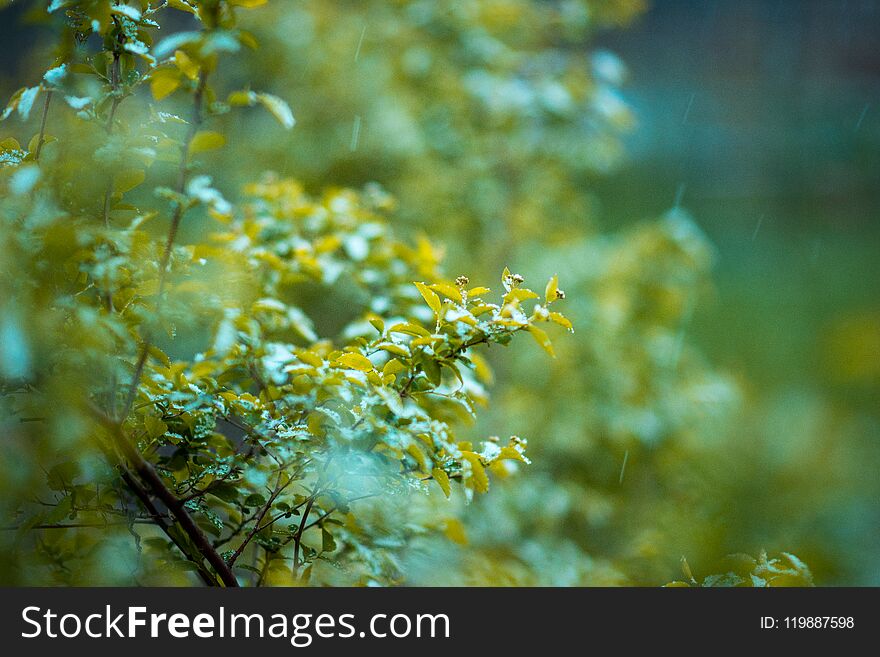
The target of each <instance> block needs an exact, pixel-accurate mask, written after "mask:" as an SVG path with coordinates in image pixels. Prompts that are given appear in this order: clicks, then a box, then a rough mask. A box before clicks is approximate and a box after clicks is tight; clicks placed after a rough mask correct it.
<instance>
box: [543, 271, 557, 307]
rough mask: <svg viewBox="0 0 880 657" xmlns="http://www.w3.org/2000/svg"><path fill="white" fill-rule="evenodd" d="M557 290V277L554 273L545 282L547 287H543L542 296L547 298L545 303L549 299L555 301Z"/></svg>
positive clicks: (548, 301)
mask: <svg viewBox="0 0 880 657" xmlns="http://www.w3.org/2000/svg"><path fill="white" fill-rule="evenodd" d="M558 291H559V277H558V276H556V274H554V275H553V277H552V278H551V279H550V280H549V281H548V282H547V287H546V288H545V289H544V298H545V299H547V303H550V302H551V301H556V299H557V295H556V293H557V292H558Z"/></svg>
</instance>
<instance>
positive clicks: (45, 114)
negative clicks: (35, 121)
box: [34, 89, 52, 162]
mask: <svg viewBox="0 0 880 657" xmlns="http://www.w3.org/2000/svg"><path fill="white" fill-rule="evenodd" d="M51 100H52V90H51V89H49V90H48V91H46V99H45V100H44V101H43V116H42V117H41V118H40V136H39V137H37V148H36V150H35V151H34V162H37V161H39V159H40V151H42V150H43V138H44V137H45V135H46V117H48V116H49V102H50V101H51Z"/></svg>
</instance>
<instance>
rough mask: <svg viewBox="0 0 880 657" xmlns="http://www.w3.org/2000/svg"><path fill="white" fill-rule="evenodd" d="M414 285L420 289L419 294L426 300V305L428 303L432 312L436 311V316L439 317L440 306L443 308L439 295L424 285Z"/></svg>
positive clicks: (415, 283)
mask: <svg viewBox="0 0 880 657" xmlns="http://www.w3.org/2000/svg"><path fill="white" fill-rule="evenodd" d="M413 285H415V286H416V287H417V288H418V290H419V293H420V294H421V295H422V298H423V299H424V300H425V303H427V304H428V305H429V306H430V307H431V310H433V311H434V314H435V315H439V314H440V306H441V304H440V297H438V296H437V294H436V293H435V292H434V290H432V289H431V288H429V287H428V286H427V285H425V284H424V283H418V282H413Z"/></svg>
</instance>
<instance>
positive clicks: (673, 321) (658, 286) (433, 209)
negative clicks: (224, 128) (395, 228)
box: [225, 0, 785, 585]
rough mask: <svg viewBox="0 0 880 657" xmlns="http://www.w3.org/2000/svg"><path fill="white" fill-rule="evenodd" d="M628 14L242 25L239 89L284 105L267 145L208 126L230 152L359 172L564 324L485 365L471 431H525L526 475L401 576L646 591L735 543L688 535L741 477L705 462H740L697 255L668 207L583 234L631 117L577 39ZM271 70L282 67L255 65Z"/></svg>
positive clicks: (320, 169) (476, 9)
mask: <svg viewBox="0 0 880 657" xmlns="http://www.w3.org/2000/svg"><path fill="white" fill-rule="evenodd" d="M643 8H644V3H642V2H639V1H638V0H570V1H565V2H543V1H539V0H492V1H491V2H480V3H462V2H455V1H454V0H450V1H448V2H447V1H434V0H402V1H400V2H384V1H382V0H375V1H373V0H368V1H365V2H359V3H356V4H352V3H332V2H331V3H328V2H302V3H297V4H296V5H295V6H281V5H278V4H275V5H270V6H269V7H267V11H266V12H252V13H251V14H249V15H248V16H247V17H246V18H245V20H246V25H247V27H248V29H250V30H252V31H253V32H254V33H255V34H258V35H259V36H260V40H261V43H262V44H263V52H265V53H267V55H268V56H267V57H264V58H250V59H248V60H247V62H246V65H247V69H246V70H247V73H248V75H249V76H251V77H253V78H268V77H271V78H272V79H273V80H274V83H275V85H277V86H276V87H275V88H276V89H285V90H286V91H288V90H289V91H290V92H291V93H293V94H294V95H295V97H296V98H297V118H298V120H299V124H298V131H297V133H296V142H295V144H289V143H286V142H283V141H282V142H279V141H278V140H275V139H273V138H272V137H271V136H270V135H268V134H267V133H266V132H265V131H263V130H260V128H261V127H262V122H263V121H264V120H265V119H264V118H263V117H261V116H260V115H252V116H250V117H248V119H247V120H246V121H245V122H244V123H243V124H241V125H240V126H232V125H230V126H229V130H230V131H231V132H232V133H235V134H238V135H239V137H237V138H238V139H247V140H248V143H249V144H251V145H252V147H253V148H254V150H255V152H257V153H259V154H260V155H261V156H264V157H266V158H267V159H271V160H273V161H278V162H283V163H286V164H289V166H291V167H292V168H294V169H295V170H296V171H297V172H299V173H301V175H302V176H304V177H305V179H306V180H314V181H319V180H324V179H326V178H327V177H328V176H333V177H334V179H336V180H342V181H344V182H346V183H348V184H360V183H361V182H363V181H366V180H370V179H373V177H376V176H378V177H379V179H381V180H382V182H383V184H384V185H385V186H386V187H387V188H388V189H389V190H390V191H391V192H392V193H393V194H394V195H395V197H397V198H398V199H399V201H400V205H401V213H400V216H401V217H402V219H403V220H405V221H408V222H410V223H411V224H412V225H414V226H416V227H418V228H421V229H423V230H430V231H431V234H432V236H436V237H437V238H441V239H443V240H444V242H445V243H446V245H447V246H448V249H447V250H448V253H449V258H450V259H451V260H452V262H453V263H454V265H453V266H454V267H455V268H461V269H464V268H465V267H467V270H468V271H470V272H474V274H475V277H476V275H480V276H481V277H484V278H485V277H489V276H494V272H495V271H497V269H499V268H501V267H502V266H504V265H505V264H508V263H511V262H513V263H516V267H517V269H518V270H520V271H522V272H523V273H524V274H526V275H527V276H528V277H529V278H530V279H531V278H533V277H536V276H538V275H540V273H541V272H543V271H547V270H548V269H549V270H551V271H552V270H556V269H564V271H565V278H566V288H567V289H568V290H569V292H570V293H571V294H570V297H571V302H570V303H569V304H567V307H566V314H567V315H568V316H569V317H570V318H571V319H572V320H573V321H574V323H575V324H576V325H577V326H579V327H584V330H582V331H580V332H579V334H578V335H579V337H578V339H577V340H570V341H566V342H565V343H564V344H562V345H560V346H559V354H558V355H559V357H558V358H557V359H555V360H553V361H539V360H537V359H536V358H535V352H534V350H529V349H523V350H518V351H517V352H515V353H513V354H511V357H510V358H506V359H504V361H503V362H493V365H494V366H495V372H496V378H497V382H498V393H497V394H496V395H494V397H493V404H492V405H491V406H490V407H489V408H488V409H487V410H486V412H485V413H484V414H481V419H479V420H478V423H477V426H476V429H475V430H474V433H475V434H476V435H479V434H480V432H483V433H485V432H487V431H490V430H496V429H495V428H496V427H498V426H499V425H504V424H508V423H509V424H510V425H511V426H513V427H516V430H517V431H520V430H522V431H523V432H524V433H527V434H528V435H532V436H538V435H540V436H542V439H541V440H540V441H533V444H532V446H531V453H532V454H533V455H534V456H535V461H536V467H533V468H529V469H528V471H526V472H524V473H523V476H522V477H519V478H517V479H516V480H514V481H512V482H510V485H504V486H499V487H496V489H495V490H494V494H493V495H491V496H488V497H487V498H485V499H483V500H481V501H480V503H479V504H474V505H471V506H470V507H468V508H467V509H465V510H463V516H462V517H463V518H464V527H465V529H466V534H467V537H468V541H469V544H468V546H467V548H463V549H459V550H456V551H455V552H454V553H449V552H448V551H446V549H445V547H444V546H443V545H442V544H432V545H426V546H425V547H424V549H425V550H427V551H430V552H432V553H436V554H438V555H440V556H439V557H438V558H441V559H443V561H444V563H446V564H448V565H449V566H448V567H447V568H444V570H443V573H442V575H438V574H436V573H433V572H431V571H430V569H422V570H418V569H417V568H416V569H415V570H417V571H418V574H416V572H415V571H414V572H413V573H411V577H410V581H414V582H429V583H433V584H446V583H450V582H452V583H463V584H468V583H470V584H493V583H499V582H503V583H510V584H528V585H541V584H594V583H599V584H608V583H615V584H616V583H637V584H656V583H659V582H664V581H666V580H667V579H668V578H669V571H670V568H674V565H673V566H670V563H669V562H668V561H667V557H668V555H675V554H682V553H687V554H690V555H695V556H697V557H698V558H701V560H704V561H706V562H711V561H714V559H715V558H716V557H717V555H718V554H719V553H721V554H723V553H725V552H727V551H729V550H736V549H741V545H742V541H743V538H742V537H741V536H737V535H733V532H734V531H735V530H734V529H733V528H732V527H731V526H729V525H727V524H725V523H711V522H706V518H707V517H711V516H712V515H713V514H723V513H725V511H726V510H727V509H729V508H730V505H731V503H732V502H731V500H732V499H737V500H739V499H741V496H742V494H743V491H742V490H740V488H739V487H738V486H736V485H731V484H730V482H729V481H728V482H727V485H726V487H725V488H724V490H723V491H722V490H721V489H719V487H718V486H716V485H714V484H713V479H712V477H707V476H706V474H707V470H709V469H710V468H711V467H712V466H714V467H717V468H718V469H723V470H724V471H725V472H726V473H727V474H728V477H729V479H731V480H733V481H734V482H737V481H740V480H741V477H740V475H741V473H742V471H743V468H742V467H725V466H721V465H718V464H719V463H721V462H722V461H724V462H725V463H731V465H733V464H735V462H732V459H731V461H727V460H723V459H722V458H721V457H720V455H719V453H720V452H721V451H722V450H725V451H726V450H729V451H730V452H732V453H733V452H736V453H740V454H741V451H740V449H741V448H740V446H741V444H742V443H741V441H742V439H743V436H742V432H741V431H737V430H736V429H739V428H741V426H742V425H741V423H739V422H737V421H734V420H733V418H734V417H736V414H737V413H738V412H739V411H740V403H741V398H742V396H743V394H744V391H743V390H742V389H741V387H740V386H739V384H738V382H735V381H734V380H733V378H732V377H730V376H728V375H726V374H725V373H723V372H719V371H717V370H716V369H714V368H713V367H712V366H711V365H710V364H708V363H707V362H706V360H705V359H704V358H703V356H702V354H701V353H700V351H699V350H698V349H696V348H695V346H694V344H693V341H692V340H691V339H690V335H689V334H690V324H691V318H692V316H693V314H694V309H695V308H696V307H698V303H699V301H700V300H701V299H703V298H705V296H706V293H707V292H708V291H710V290H711V287H710V285H709V275H710V271H711V267H712V263H713V249H712V246H711V244H710V243H709V240H708V239H707V238H706V236H705V235H703V234H702V232H701V231H700V229H699V228H698V226H697V224H696V222H695V221H694V220H693V219H692V218H691V217H689V216H688V215H687V213H685V212H684V211H682V210H681V209H676V210H675V211H672V212H670V213H668V214H667V215H665V216H662V217H659V218H657V219H654V220H651V221H644V222H641V223H638V224H636V225H634V226H631V227H629V228H628V229H626V230H623V231H620V232H619V233H617V234H601V233H599V232H598V230H597V217H598V215H599V213H598V212H597V202H596V199H595V198H594V196H593V187H594V181H595V179H596V176H597V175H601V174H604V173H606V172H608V171H610V170H611V169H612V168H613V167H614V166H615V165H616V164H617V163H618V162H619V161H620V160H621V157H622V155H623V149H622V144H621V139H620V138H621V135H623V134H625V133H626V132H628V131H629V130H630V129H631V128H632V126H633V125H634V116H633V112H632V111H631V110H630V108H629V106H628V104H627V102H626V101H625V100H624V95H623V94H622V93H621V90H620V89H621V86H622V85H623V83H624V81H625V78H626V75H627V72H626V67H625V65H624V63H623V62H621V61H620V60H619V59H618V58H617V57H615V55H614V54H612V53H610V52H608V51H605V50H599V51H595V50H591V43H590V40H591V38H592V37H593V35H595V34H596V33H597V32H599V31H601V30H603V29H607V28H614V27H619V26H622V25H625V24H626V23H628V22H629V21H630V20H632V19H633V18H634V17H635V16H637V15H638V14H639V13H640V12H641V11H642V10H643ZM282 60H283V61H295V62H297V64H298V65H297V66H295V67H289V68H285V69H283V70H281V71H278V70H277V68H276V67H275V66H274V62H276V61H282ZM328 108H331V109H332V112H333V114H334V116H335V117H336V118H335V120H333V121H327V120H326V116H327V112H328ZM232 164H233V163H232V161H231V160H230V161H229V165H228V166H227V167H226V169H225V170H226V171H228V172H230V175H234V174H233V173H232V172H234V167H233V166H232ZM633 193H638V190H634V192H633ZM615 219H616V220H618V221H625V220H626V218H615ZM560 263H564V265H562V264H560ZM489 359H490V362H491V361H492V360H493V359H492V356H491V355H490V356H489ZM524 427H526V428H527V430H526V429H523V428H524ZM725 496H726V497H725ZM548 500H550V501H552V504H550V503H548ZM759 506H760V508H762V509H767V505H766V504H765V503H762V504H760V505H759ZM765 513H766V514H767V515H766V516H764V517H765V518H766V520H767V521H768V522H773V523H774V526H778V522H777V521H778V517H775V518H774V517H771V516H772V514H770V513H769V512H767V511H762V514H765ZM759 515H760V514H754V517H755V519H756V520H757V518H758V517H759ZM745 540H746V541H747V542H748V544H752V543H751V541H750V539H745ZM784 546H785V544H783V545H782V546H780V547H784ZM673 563H674V562H673ZM548 564H553V565H552V566H550V565H548Z"/></svg>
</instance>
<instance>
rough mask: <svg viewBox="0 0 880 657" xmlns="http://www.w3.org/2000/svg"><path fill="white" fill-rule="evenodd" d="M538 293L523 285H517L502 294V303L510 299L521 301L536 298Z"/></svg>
mask: <svg viewBox="0 0 880 657" xmlns="http://www.w3.org/2000/svg"><path fill="white" fill-rule="evenodd" d="M537 298H538V295H537V294H535V293H534V292H532V291H531V290H529V289H527V288H524V287H517V288H514V289H512V290H511V291H510V292H508V293H507V294H505V295H504V303H510V302H511V301H516V302H522V301H525V300H526V299H537Z"/></svg>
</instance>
